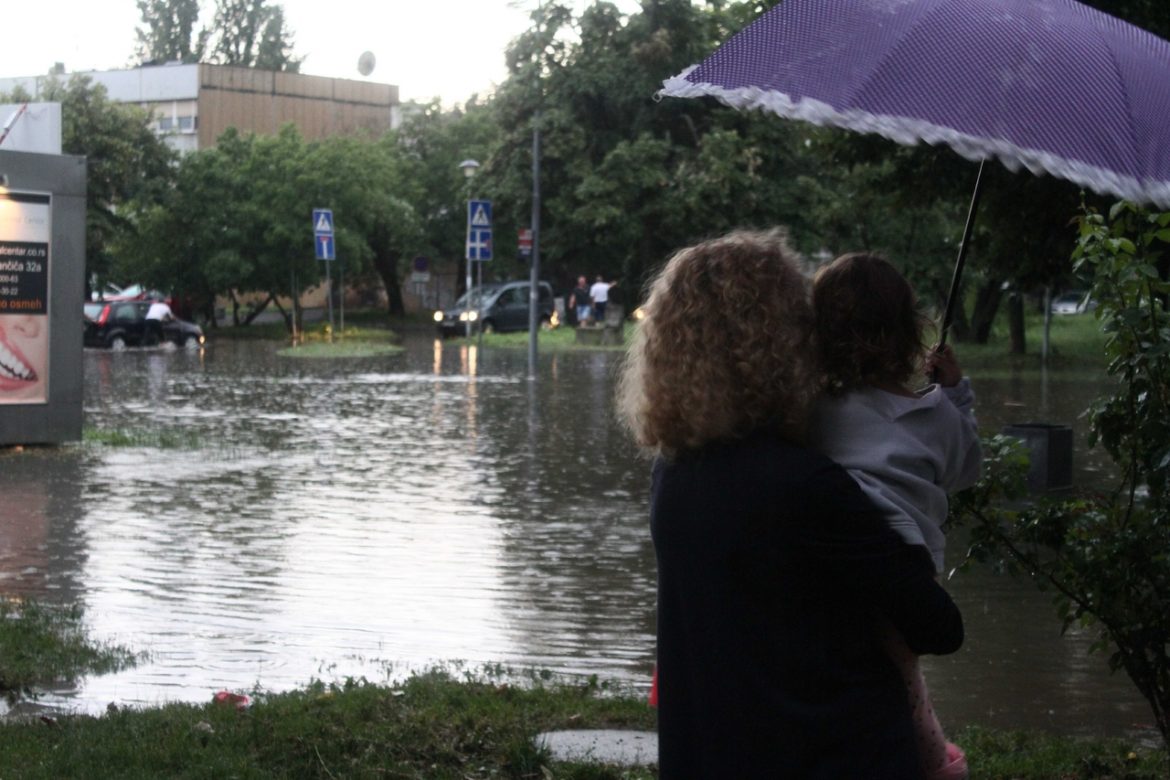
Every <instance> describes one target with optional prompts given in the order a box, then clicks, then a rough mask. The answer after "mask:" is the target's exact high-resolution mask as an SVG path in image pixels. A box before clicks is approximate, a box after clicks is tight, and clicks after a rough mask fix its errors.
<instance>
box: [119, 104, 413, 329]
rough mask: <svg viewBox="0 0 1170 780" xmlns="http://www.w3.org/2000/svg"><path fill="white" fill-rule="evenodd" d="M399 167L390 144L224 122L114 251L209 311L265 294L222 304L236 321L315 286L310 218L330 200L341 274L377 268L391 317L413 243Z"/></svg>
mask: <svg viewBox="0 0 1170 780" xmlns="http://www.w3.org/2000/svg"><path fill="white" fill-rule="evenodd" d="M408 170H409V164H408V162H407V161H404V159H403V157H402V155H401V153H400V150H398V149H397V148H396V147H395V145H394V143H393V142H392V141H391V140H384V141H382V142H378V143H375V142H370V141H364V140H358V139H352V138H331V139H326V140H324V141H320V142H316V143H312V144H307V143H305V142H304V140H303V139H302V138H301V137H300V135H299V134H298V133H297V131H296V130H295V129H294V128H293V127H292V126H291V125H290V126H286V127H285V128H283V129H282V130H281V132H280V133H279V134H278V135H276V136H269V137H265V136H255V135H248V136H244V135H241V134H240V133H238V132H236V131H235V130H230V131H228V132H227V133H225V134H224V135H223V136H221V137H220V139H219V141H218V143H217V144H216V146H215V147H214V148H211V149H206V150H201V151H198V152H195V153H192V154H189V155H187V156H186V157H184V158H183V160H182V162H181V164H180V165H179V168H178V173H177V179H176V183H175V186H174V187H173V188H172V189H170V190H169V191H168V193H167V197H166V199H165V200H164V201H163V202H161V203H159V204H158V205H156V206H154V207H152V208H150V209H147V210H145V211H144V213H143V215H142V218H141V225H142V229H141V231H140V232H139V233H138V234H137V235H136V236H134V237H133V238H132V239H131V240H128V241H127V242H126V244H125V246H124V247H123V250H124V251H123V256H124V261H123V267H124V268H125V269H126V270H127V271H128V272H133V273H134V274H135V275H136V276H137V277H138V278H142V279H144V280H147V281H149V282H150V283H152V284H155V285H157V286H160V287H164V288H170V289H174V290H176V292H177V293H178V294H179V295H180V297H183V298H186V299H190V300H191V302H192V303H193V305H195V306H196V307H197V308H198V309H200V310H202V311H204V312H205V314H206V315H207V316H208V318H209V319H210V318H212V316H213V315H214V310H213V308H212V304H213V302H214V299H215V297H216V296H217V295H226V296H228V297H229V298H231V299H232V300H233V301H236V300H238V299H239V297H240V295H241V294H243V293H254V292H261V293H264V294H265V297H264V299H263V302H262V303H261V304H260V305H259V306H257V307H253V308H252V309H251V310H250V311H249V312H247V313H245V314H244V315H243V319H242V320H241V318H240V311H239V309H238V307H233V315H232V317H233V321H234V322H236V323H237V324H247V323H249V322H251V321H252V319H253V318H255V316H256V315H257V314H259V312H261V311H263V310H264V308H265V307H266V306H267V305H269V304H270V303H275V304H277V305H279V298H280V297H281V296H286V295H289V294H290V293H292V292H293V291H295V292H296V293H297V294H298V295H299V294H300V293H302V292H304V291H305V290H306V289H308V288H310V287H313V286H316V285H318V284H320V282H321V280H322V277H323V275H324V266H323V265H322V264H321V263H319V262H317V261H316V259H315V252H314V246H313V234H312V229H311V215H312V211H313V209H314V208H332V209H333V212H334V223H335V224H334V227H335V231H336V234H335V235H336V242H337V243H336V247H337V257H338V259H339V260H340V261H341V262H342V263H344V268H345V274H346V276H347V278H349V279H354V278H358V277H361V276H362V275H365V274H368V273H377V274H378V276H379V277H380V278H381V279H382V281H383V283H384V284H385V286H386V292H387V296H388V298H389V299H390V310H391V312H392V313H396V314H400V313H401V312H402V297H401V291H400V290H399V286H398V274H399V260H400V259H401V258H402V257H403V256H405V255H406V254H408V253H410V252H414V251H417V248H418V247H419V246H420V244H421V243H422V231H421V227H420V220H419V219H418V217H417V216H416V213H415V210H414V208H413V206H412V205H411V201H413V200H415V199H417V197H418V192H417V189H416V187H415V185H414V183H413V182H412V180H411V178H410V177H409V175H408V174H407V173H406V172H407V171H408ZM336 273H337V271H336V270H335V271H334V274H336ZM284 314H285V317H286V319H291V317H293V316H295V313H293V312H284Z"/></svg>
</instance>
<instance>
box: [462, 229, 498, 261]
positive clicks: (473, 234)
mask: <svg viewBox="0 0 1170 780" xmlns="http://www.w3.org/2000/svg"><path fill="white" fill-rule="evenodd" d="M467 259H468V260H491V259H492V231H491V230H490V229H489V230H478V229H475V228H469V229H468V231H467Z"/></svg>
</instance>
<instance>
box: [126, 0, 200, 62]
mask: <svg viewBox="0 0 1170 780" xmlns="http://www.w3.org/2000/svg"><path fill="white" fill-rule="evenodd" d="M137 2H138V12H139V13H140V14H141V16H142V26H141V27H138V28H137V29H136V30H135V33H136V35H137V38H138V47H137V50H136V52H135V53H136V55H137V56H138V60H139V62H141V63H142V64H150V63H164V62H183V63H194V62H199V61H201V60H202V59H203V54H204V51H205V50H206V48H207V38H208V35H209V33H208V32H207V31H206V30H204V31H199V32H197V31H196V24H197V23H198V21H199V0H137Z"/></svg>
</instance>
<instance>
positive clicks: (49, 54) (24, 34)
mask: <svg viewBox="0 0 1170 780" xmlns="http://www.w3.org/2000/svg"><path fill="white" fill-rule="evenodd" d="M0 2H3V6H4V10H3V14H2V15H3V26H4V30H5V33H6V35H5V36H4V38H5V40H4V44H3V45H2V46H0V77H8V76H37V75H42V74H44V73H47V72H48V71H49V68H51V67H52V66H53V64H54V63H56V62H61V63H63V64H64V65H65V68H66V70H68V71H77V70H108V69H113V68H121V67H127V66H129V65H131V64H133V63H132V59H133V55H134V46H135V36H134V30H135V28H136V27H138V26H139V24H140V17H139V13H138V6H137V3H136V2H135V0H0ZM272 4H273V5H281V6H283V7H284V10H285V17H286V19H287V21H288V26H289V27H290V28H291V29H292V31H293V34H294V42H295V48H296V53H297V54H298V55H300V56H305V57H307V59H306V60H305V63H304V65H303V66H302V68H301V72H302V73H308V74H312V75H315V76H333V77H336V78H351V79H359V80H360V79H363V77H362V76H361V75H360V74H359V73H358V71H357V61H358V57H359V56H360V55H361V53H362V52H363V51H371V52H373V53H374V56H375V58H376V60H377V65H376V67H375V68H374V72H373V73H372V74H370V76H369V77H368V79H369V80H370V81H378V82H383V83H387V84H397V85H398V87H399V88H400V96H401V98H402V99H403V100H428V99H430V98H431V97H434V96H438V97H440V98H442V100H443V103H444V104H445V105H451V104H454V103H462V102H464V101H465V100H466V99H467V98H468V97H470V96H471V94H472V93H474V92H480V93H481V94H482V93H486V92H487V91H488V90H490V89H491V86H492V85H493V84H494V83H499V82H500V81H502V80H503V78H504V75H505V68H504V49H505V47H507V45H508V42H509V41H511V40H512V39H513V38H515V37H516V36H517V35H519V34H520V33H521V32H523V31H524V30H525V29H526V28H527V27H528V26H529V25H530V24H531V22H530V20H529V17H528V14H529V12H530V11H531V9H533V8H535V7H536V0H284V2H282V3H281V2H273V3H272ZM572 4H573V5H575V6H576V8H577V10H578V12H579V11H580V10H581V9H582V8H583V7H585V6H586V5H588V4H589V3H588V2H587V0H572ZM615 4H616V5H617V6H618V7H619V8H620V9H621V10H622V11H624V12H626V13H630V12H633V11H636V10H638V8H639V3H638V2H637V0H615ZM202 7H203V11H202V13H201V14H200V22H201V23H204V24H210V22H211V19H212V17H213V15H214V0H203V5H202Z"/></svg>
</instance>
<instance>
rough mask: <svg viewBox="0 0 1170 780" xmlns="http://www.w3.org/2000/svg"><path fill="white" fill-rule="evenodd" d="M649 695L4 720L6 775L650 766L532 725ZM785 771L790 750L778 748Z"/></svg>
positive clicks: (1136, 761) (572, 724) (596, 773)
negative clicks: (599, 752) (564, 750)
mask: <svg viewBox="0 0 1170 780" xmlns="http://www.w3.org/2000/svg"><path fill="white" fill-rule="evenodd" d="M654 724H655V714H654V712H653V710H651V709H650V708H649V707H648V706H647V705H646V702H645V699H644V698H643V697H642V696H635V695H631V694H623V693H622V692H621V691H616V692H615V691H611V690H607V686H604V685H598V684H597V683H596V682H595V681H590V682H586V683H583V684H572V683H564V682H555V681H552V682H549V681H545V680H542V679H541V678H540V677H539V676H538V675H531V676H530V679H529V681H528V683H527V684H524V685H511V684H501V683H499V682H493V681H492V680H491V679H490V678H489V679H487V680H484V679H482V678H476V679H472V678H470V676H465V677H464V679H458V678H457V677H455V676H454V675H453V674H451V673H450V672H448V671H432V672H427V673H424V674H419V675H416V676H414V677H411V678H410V679H408V680H406V681H405V682H403V683H402V684H400V685H394V686H381V685H374V684H370V683H367V682H365V681H364V680H363V681H350V682H348V683H346V684H344V685H339V686H333V685H325V684H322V683H314V684H312V685H310V686H308V687H307V688H306V689H304V690H300V691H294V692H290V693H282V694H275V695H257V696H255V697H254V702H253V704H252V706H251V707H249V708H247V709H243V710H237V709H235V708H234V707H232V706H230V705H223V704H216V703H213V702H209V703H207V704H204V705H191V704H172V705H167V706H165V707H160V708H153V709H147V710H126V709H124V710H117V711H114V712H110V713H108V714H106V715H104V716H102V717H100V718H95V717H88V716H69V717H62V718H59V719H57V720H52V721H50V722H45V721H43V720H42V721H22V722H12V723H7V724H3V725H0V756H3V757H4V760H3V763H4V767H5V773H4V776H5V777H14V778H58V777H93V778H102V777H168V778H210V777H240V778H269V777H272V778H276V777H281V778H284V777H305V778H340V777H359V778H360V777H392V778H428V779H430V778H434V779H435V780H445V779H446V778H451V779H452V780H453V779H455V778H459V779H460V780H465V779H467V778H487V777H505V778H533V779H536V780H547V778H565V779H567V780H606V779H611V780H619V779H620V780H642V779H644V778H654V777H657V772H656V771H655V769H654V768H653V767H640V768H621V767H613V766H600V765H589V764H576V763H573V764H565V763H555V762H553V761H552V760H551V759H550V757H549V756H548V755H547V754H546V753H544V752H542V751H540V750H538V749H536V748H535V747H534V746H533V738H534V737H535V736H536V735H537V734H539V733H541V732H543V731H552V730H559V729H591V728H622V729H639V730H652V729H653V728H654ZM955 736H956V739H957V740H958V741H959V742H960V744H962V745H963V746H964V748H965V749H966V750H967V754H968V757H969V758H970V759H971V765H972V773H971V778H972V780H1009V779H1010V780H1053V779H1054V778H1061V780H1105V779H1106V778H1113V779H1114V780H1120V779H1121V778H1126V779H1127V780H1154V779H1155V778H1161V777H1165V768H1166V764H1165V761H1166V758H1165V754H1164V753H1161V752H1160V751H1154V750H1149V749H1143V748H1140V747H1137V746H1134V745H1131V744H1128V743H1126V742H1124V741H1118V740H1090V741H1083V740H1072V739H1066V738H1060V737H1050V736H1044V735H1038V734H1021V733H1016V732H995V731H989V730H985V729H979V728H969V729H966V730H962V731H960V732H958V733H957V734H956V735H955ZM776 759H777V768H778V771H779V770H780V769H781V768H782V766H783V756H777V757H776Z"/></svg>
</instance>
